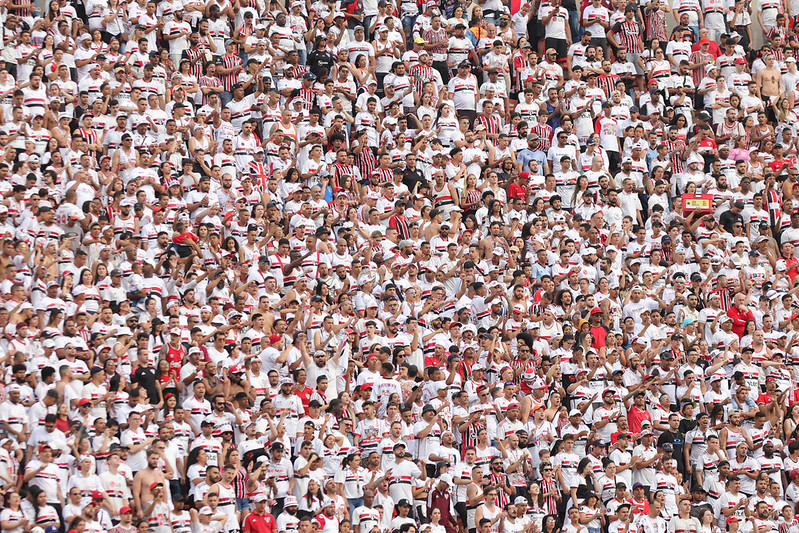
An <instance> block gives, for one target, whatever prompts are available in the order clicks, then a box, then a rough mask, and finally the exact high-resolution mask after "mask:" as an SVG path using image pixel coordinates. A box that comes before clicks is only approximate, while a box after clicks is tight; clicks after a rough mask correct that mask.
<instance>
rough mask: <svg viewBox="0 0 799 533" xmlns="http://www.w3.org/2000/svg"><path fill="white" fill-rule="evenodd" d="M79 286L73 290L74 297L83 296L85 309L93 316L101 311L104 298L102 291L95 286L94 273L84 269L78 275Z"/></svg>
mask: <svg viewBox="0 0 799 533" xmlns="http://www.w3.org/2000/svg"><path fill="white" fill-rule="evenodd" d="M78 280H79V282H78V284H77V285H76V286H75V287H74V288H73V289H72V296H73V297H75V296H79V295H83V297H84V300H83V308H84V309H85V311H86V312H87V313H89V314H91V315H94V314H96V313H98V312H99V311H100V302H101V301H102V296H101V295H100V290H99V289H98V288H97V287H96V286H95V285H94V276H93V275H92V271H91V270H89V269H88V268H84V269H83V270H81V271H80V274H79V275H78Z"/></svg>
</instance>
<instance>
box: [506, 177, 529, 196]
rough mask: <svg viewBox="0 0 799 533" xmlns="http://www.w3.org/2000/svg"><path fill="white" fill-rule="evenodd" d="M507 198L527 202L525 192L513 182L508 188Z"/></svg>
mask: <svg viewBox="0 0 799 533" xmlns="http://www.w3.org/2000/svg"><path fill="white" fill-rule="evenodd" d="M508 198H521V199H522V200H527V190H526V189H525V188H524V187H522V186H521V185H519V184H518V183H516V182H515V181H514V182H513V183H511V184H510V185H509V186H508Z"/></svg>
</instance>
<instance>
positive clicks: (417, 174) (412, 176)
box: [402, 168, 430, 193]
mask: <svg viewBox="0 0 799 533" xmlns="http://www.w3.org/2000/svg"><path fill="white" fill-rule="evenodd" d="M417 183H418V184H419V185H420V186H421V185H426V186H428V187H429V186H430V184H429V183H427V180H426V179H425V177H424V174H422V172H421V171H420V170H419V169H418V168H417V169H416V170H410V169H405V172H404V173H403V174H402V184H403V185H405V186H406V187H408V190H409V191H411V193H413V192H414V190H415V187H416V184H417Z"/></svg>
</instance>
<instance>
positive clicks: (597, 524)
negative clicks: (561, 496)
mask: <svg viewBox="0 0 799 533" xmlns="http://www.w3.org/2000/svg"><path fill="white" fill-rule="evenodd" d="M585 460H586V459H583V461H585ZM591 475H593V470H592V474H591ZM605 512H606V509H605V508H604V507H600V505H599V497H598V496H597V495H596V493H595V492H589V493H587V494H586V496H585V501H583V504H582V505H581V506H580V518H579V523H580V525H583V526H585V527H586V529H587V530H588V533H601V531H602V526H604V525H605Z"/></svg>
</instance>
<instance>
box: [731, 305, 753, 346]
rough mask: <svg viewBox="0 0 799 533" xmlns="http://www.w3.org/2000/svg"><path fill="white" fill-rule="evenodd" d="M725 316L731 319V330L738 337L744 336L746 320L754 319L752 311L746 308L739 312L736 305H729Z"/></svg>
mask: <svg viewBox="0 0 799 533" xmlns="http://www.w3.org/2000/svg"><path fill="white" fill-rule="evenodd" d="M727 316H728V317H730V318H731V319H732V332H733V333H735V334H736V335H738V338H739V339H740V338H741V337H743V336H744V327H745V326H746V321H747V320H754V319H755V315H753V314H752V311H750V310H749V309H747V310H746V311H745V312H741V311H739V310H738V308H737V307H730V308H729V309H728V310H727Z"/></svg>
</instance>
